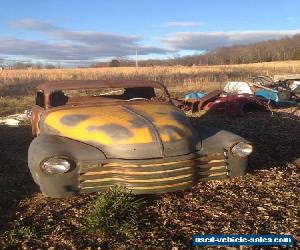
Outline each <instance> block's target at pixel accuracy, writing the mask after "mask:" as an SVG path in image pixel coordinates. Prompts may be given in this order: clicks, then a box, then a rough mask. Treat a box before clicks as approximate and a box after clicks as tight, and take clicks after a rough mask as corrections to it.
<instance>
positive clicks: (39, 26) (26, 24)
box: [10, 19, 60, 31]
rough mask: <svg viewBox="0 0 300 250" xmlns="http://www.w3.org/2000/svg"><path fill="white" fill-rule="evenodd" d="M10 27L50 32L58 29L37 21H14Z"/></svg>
mask: <svg viewBox="0 0 300 250" xmlns="http://www.w3.org/2000/svg"><path fill="white" fill-rule="evenodd" d="M10 26H11V27H13V28H17V29H29V30H41V31H51V30H59V29H60V28H59V27H56V26H54V25H52V24H49V23H46V22H41V21H37V20H34V19H22V20H18V21H14V22H12V23H11V24H10Z"/></svg>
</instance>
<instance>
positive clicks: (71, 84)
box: [28, 80, 252, 198]
mask: <svg viewBox="0 0 300 250" xmlns="http://www.w3.org/2000/svg"><path fill="white" fill-rule="evenodd" d="M31 123H32V132H33V135H34V136H35V138H34V139H33V141H32V142H31V144H30V147H29V150H28V165H29V169H30V172H31V175H32V177H33V180H34V181H35V182H36V184H37V185H38V186H39V187H40V189H41V191H42V193H43V194H44V195H46V196H49V197H54V198H59V197H68V196H73V195H77V194H80V193H86V192H101V191H106V190H108V189H109V188H110V187H112V186H114V185H119V186H125V187H126V188H128V189H129V190H131V191H132V192H133V193H135V194H153V193H162V192H170V191H177V190H184V189H187V188H190V187H192V185H194V184H195V183H197V182H198V181H206V180H219V179H226V178H229V177H235V176H241V175H244V174H245V173H246V167H247V159H248V156H249V155H250V154H251V152H252V146H251V144H250V143H249V142H248V141H247V140H245V139H244V138H242V137H240V136H238V135H236V134H233V133H230V132H227V131H224V130H220V129H216V128H208V127H202V126H197V127H193V126H192V124H191V122H190V120H189V119H188V117H187V116H186V115H185V114H184V112H183V111H181V110H180V109H179V108H177V107H176V106H175V105H173V102H172V100H171V98H170V95H169V93H168V91H167V89H166V87H165V86H164V85H163V84H161V83H158V82H155V81H137V80H111V81H107V80H95V81H56V82H47V83H44V84H42V85H39V86H37V89H36V103H35V105H34V106H33V109H32V120H31Z"/></svg>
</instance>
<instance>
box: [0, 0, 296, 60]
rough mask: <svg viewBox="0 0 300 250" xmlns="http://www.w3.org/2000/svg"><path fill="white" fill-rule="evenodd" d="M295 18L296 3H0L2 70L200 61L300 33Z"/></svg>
mask: <svg viewBox="0 0 300 250" xmlns="http://www.w3.org/2000/svg"><path fill="white" fill-rule="evenodd" d="M299 10H300V1H299V0H285V1H280V0H273V1H271V0H260V1H258V0H251V1H250V0H249V1H241V0H239V1H238V0H228V1H222V0H210V1H201V0H198V1H196V0H190V1H188V0H185V1H182V0H181V1H178V0H172V1H170V0H160V1H158V0H148V1H146V0H139V1H136V0H127V1H125V0H123V1H122V0H118V1H117V0H109V1H104V0H102V1H101V0H98V1H96V0H73V1H71V0H64V1H62V0H61V1H58V0H26V1H17V0H9V1H7V0H0V64H1V62H2V63H3V62H6V63H7V62H14V61H15V60H18V61H24V62H41V63H54V64H60V65H88V64H90V63H95V62H97V61H103V60H111V59H112V58H134V56H135V53H136V50H137V52H138V56H139V58H140V59H149V58H153V59H155V58H162V59H163V58H172V57H174V56H179V55H192V54H201V53H205V52H206V51H209V50H212V49H215V48H217V47H222V46H231V45H237V44H250V43H254V42H258V41H265V40H270V39H279V38H283V37H289V36H293V35H295V34H297V33H300V15H299Z"/></svg>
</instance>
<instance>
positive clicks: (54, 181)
mask: <svg viewBox="0 0 300 250" xmlns="http://www.w3.org/2000/svg"><path fill="white" fill-rule="evenodd" d="M53 156H63V157H67V158H69V159H71V160H72V161H73V162H74V163H75V166H74V167H73V168H72V169H71V170H70V171H69V172H67V173H64V174H47V173H45V172H43V171H42V170H41V169H40V164H41V162H42V161H44V160H45V159H47V158H50V157H53ZM104 159H106V157H105V155H104V154H103V152H102V151H100V150H99V149H96V148H95V147H92V146H89V145H87V144H84V143H81V142H78V141H74V140H71V139H68V138H64V137H60V136H55V135H40V136H38V137H36V138H35V139H34V140H33V141H32V142H31V144H30V146H29V150H28V166H29V169H30V172H31V175H32V177H33V179H34V181H35V182H36V183H37V184H38V185H39V186H40V189H41V191H42V192H43V194H45V195H46V196H50V197H57V198H59V197H66V196H72V195H73V194H75V193H77V191H78V186H79V166H80V164H82V163H84V162H97V161H103V160H104Z"/></svg>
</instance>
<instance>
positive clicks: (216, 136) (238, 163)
mask: <svg viewBox="0 0 300 250" xmlns="http://www.w3.org/2000/svg"><path fill="white" fill-rule="evenodd" d="M197 131H198V133H199V135H200V138H201V142H202V145H201V153H202V154H207V155H209V154H218V153H224V156H225V158H226V161H227V168H228V170H229V176H230V177H235V176H241V175H244V174H245V173H246V171H247V163H248V157H242V158H241V157H236V156H233V155H232V153H231V147H232V146H234V145H235V144H237V143H238V142H246V143H249V142H248V141H247V140H246V139H244V138H243V137H240V136H238V135H236V134H233V133H231V132H229V131H226V130H220V129H217V128H208V127H197Z"/></svg>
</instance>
